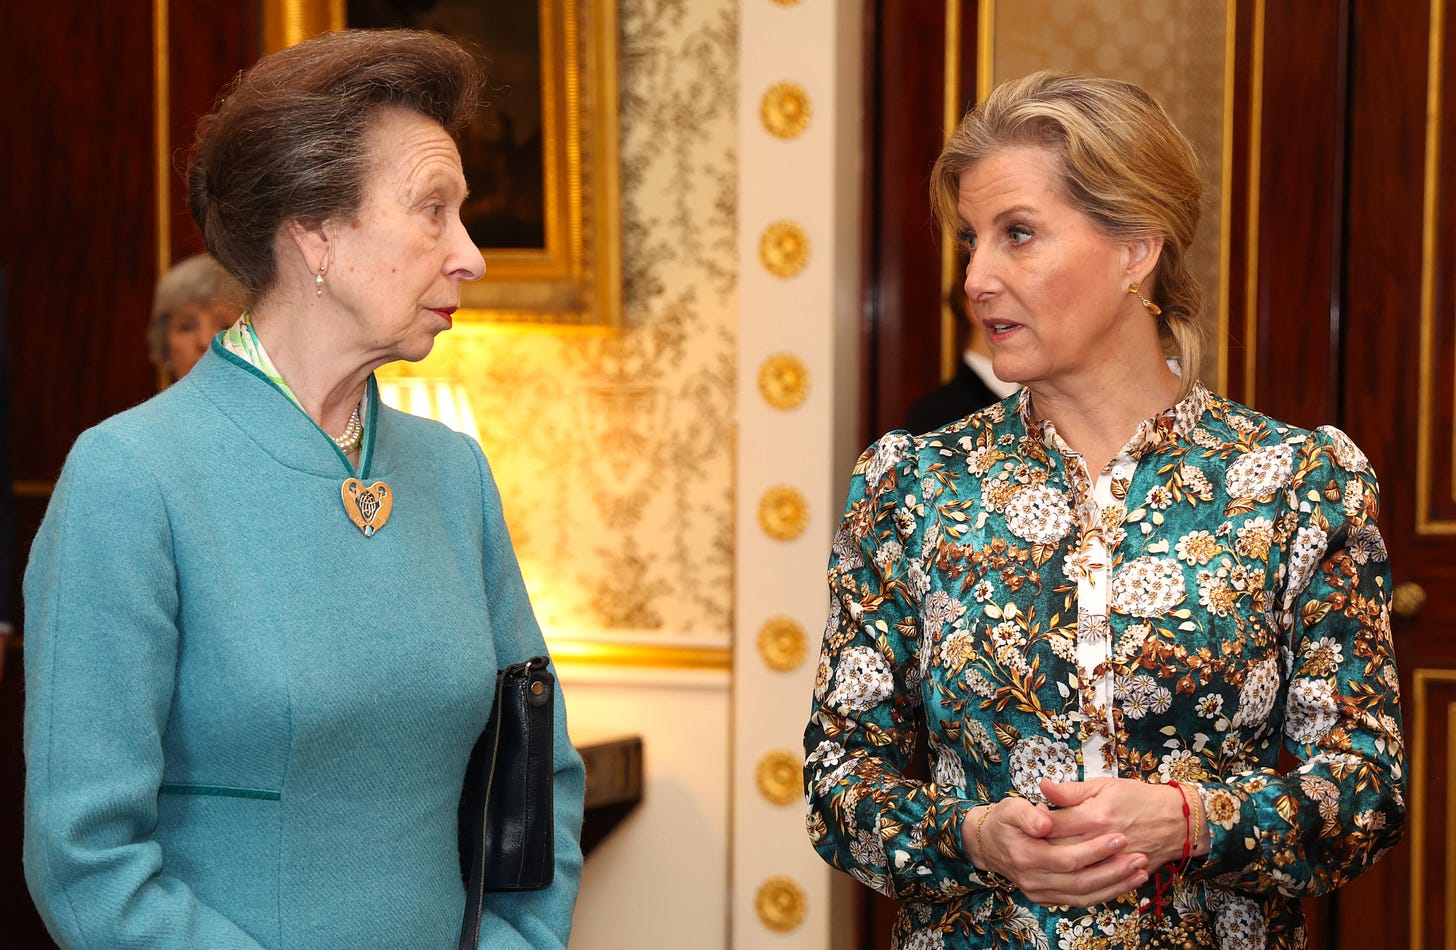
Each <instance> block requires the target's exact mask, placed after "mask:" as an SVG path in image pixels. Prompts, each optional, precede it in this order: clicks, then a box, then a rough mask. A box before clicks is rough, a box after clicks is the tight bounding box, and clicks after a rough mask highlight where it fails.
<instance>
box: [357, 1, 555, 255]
mask: <svg viewBox="0 0 1456 950" xmlns="http://www.w3.org/2000/svg"><path fill="white" fill-rule="evenodd" d="M348 24H349V26H351V27H365V28H375V27H409V28H412V29H420V30H436V31H438V32H440V33H444V34H446V35H448V36H451V37H453V38H454V39H456V40H458V41H459V42H460V43H461V44H462V45H464V46H465V48H466V49H468V50H470V51H471V52H472V53H474V54H475V56H476V57H477V58H478V59H479V60H480V61H481V65H482V66H483V67H484V69H485V71H486V83H485V89H484V90H483V94H482V96H481V108H480V110H479V111H478V112H476V114H475V118H474V120H473V121H472V122H471V123H470V125H469V127H467V128H466V129H465V130H463V131H462V133H461V137H460V158H461V160H462V162H463V163H464V165H465V178H466V181H467V182H468V183H469V185H470V197H469V199H467V201H466V203H465V207H464V208H463V209H462V212H461V217H462V219H463V220H464V222H465V226H466V228H467V229H468V230H469V231H470V236H471V237H472V238H474V239H475V243H476V245H477V246H479V247H482V248H496V249H501V248H510V249H528V250H530V249H544V248H545V247H546V224H545V217H546V188H545V171H544V160H545V155H544V151H543V135H542V109H543V108H544V103H543V102H542V99H541V90H542V82H541V79H542V63H541V30H542V23H541V9H540V3H539V0H348Z"/></svg>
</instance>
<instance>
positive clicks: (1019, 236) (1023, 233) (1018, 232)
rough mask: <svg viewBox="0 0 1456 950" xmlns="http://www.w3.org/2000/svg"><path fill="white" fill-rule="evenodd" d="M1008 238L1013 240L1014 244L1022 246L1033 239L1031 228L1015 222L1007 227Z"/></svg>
mask: <svg viewBox="0 0 1456 950" xmlns="http://www.w3.org/2000/svg"><path fill="white" fill-rule="evenodd" d="M1006 238H1007V240H1009V241H1010V242H1011V244H1012V246H1014V247H1015V246H1020V245H1022V244H1025V243H1026V242H1027V241H1030V240H1031V229H1030V228H1026V227H1022V226H1021V225H1019V224H1013V225H1012V226H1011V227H1009V228H1007V229H1006Z"/></svg>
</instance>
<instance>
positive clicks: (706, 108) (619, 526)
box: [399, 0, 738, 640]
mask: <svg viewBox="0 0 1456 950" xmlns="http://www.w3.org/2000/svg"><path fill="white" fill-rule="evenodd" d="M618 16H619V20H620V24H619V44H620V45H619V50H618V57H619V62H620V73H621V80H620V82H621V86H620V92H621V103H620V127H621V143H620V147H621V162H622V170H621V175H622V177H621V201H622V215H621V217H622V252H623V253H622V259H623V291H622V296H623V301H622V304H623V311H624V319H623V327H622V329H621V331H620V332H616V333H591V332H581V331H565V330H562V331H553V330H549V329H546V330H538V329H511V328H506V327H496V326H485V325H469V324H465V325H461V326H459V327H457V328H456V329H455V330H453V331H451V332H450V333H448V334H446V335H444V336H443V337H441V338H440V341H439V343H438V344H437V345H436V349H435V352H434V353H433V354H432V355H431V356H430V357H429V359H428V360H426V361H425V362H423V363H420V364H417V365H415V366H407V365H401V366H400V367H399V372H400V373H401V374H411V375H424V376H441V375H445V376H456V377H458V378H460V379H462V380H464V382H465V384H466V387H467V389H468V391H469V393H470V397H471V401H472V404H473V406H474V410H475V414H476V417H477V420H478V421H479V423H480V430H481V441H482V444H483V445H484V447H485V452H486V455H487V457H489V459H490V461H491V465H492V467H493V468H494V470H495V473H496V477H497V479H498V480H499V482H500V484H501V491H502V496H503V498H504V502H505V508H506V519H507V521H508V522H509V523H510V526H511V533H512V536H513V538H514V541H515V545H516V551H517V553H518V554H519V556H520V559H521V566H522V570H523V572H524V573H525V575H526V582H527V585H528V586H529V587H530V589H531V593H532V597H533V599H534V601H535V604H536V609H537V614H538V616H539V617H540V619H541V622H542V624H543V626H546V627H547V628H548V629H549V630H559V631H563V632H592V631H600V630H610V631H622V632H627V631H631V632H643V631H647V632H652V633H653V634H654V636H659V637H662V638H667V639H671V638H678V639H681V638H685V637H693V638H695V639H698V638H704V637H707V638H713V637H721V638H723V639H724V640H726V638H727V637H728V636H729V633H730V630H731V608H732V602H733V439H734V417H733V411H734V410H733V406H734V384H735V372H736V367H735V358H736V341H735V333H736V321H737V306H738V305H737V286H736V285H737V221H736V217H735V216H736V208H737V194H736V188H737V184H736V183H737V157H736V152H735V150H736V144H737V131H738V130H737V102H736V94H735V90H736V85H737V57H738V33H737V30H738V23H737V3H736V0H619V12H618ZM487 261H488V259H487Z"/></svg>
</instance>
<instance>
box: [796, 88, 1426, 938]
mask: <svg viewBox="0 0 1456 950" xmlns="http://www.w3.org/2000/svg"><path fill="white" fill-rule="evenodd" d="M932 181H933V184H932V198H933V201H934V204H935V207H936V209H937V211H938V213H939V216H940V217H941V219H942V220H944V221H947V222H953V223H954V226H955V228H956V230H957V231H958V233H959V236H960V240H961V242H962V244H963V248H964V250H965V251H966V252H967V253H968V254H969V263H968V265H967V267H966V279H965V284H966V292H967V294H968V295H969V297H970V300H971V307H972V311H973V314H974V316H975V318H976V319H977V320H978V321H979V322H980V323H981V325H982V326H983V327H985V329H986V332H987V337H988V341H989V343H990V346H991V351H992V358H993V361H994V365H995V372H996V375H997V376H999V377H1001V378H1002V379H1006V380H1014V381H1016V382H1018V383H1022V384H1024V386H1025V387H1026V388H1025V389H1024V390H1023V391H1022V392H1021V393H1020V394H1018V395H1016V396H1012V397H1010V398H1008V399H1006V400H1004V401H1002V402H1000V403H997V404H994V405H992V406H990V407H989V408H987V409H984V410H981V411H979V412H976V413H974V414H972V415H970V416H968V417H966V418H964V419H961V420H959V421H956V422H953V423H951V424H949V425H947V426H946V427H944V428H943V429H940V430H938V431H934V432H930V433H928V434H926V435H922V436H914V437H912V436H910V435H909V434H907V433H905V432H892V433H890V434H889V435H886V436H885V437H884V438H882V439H881V440H880V441H879V442H878V443H876V444H875V445H874V446H872V447H871V448H870V449H869V450H868V451H867V452H866V453H865V454H864V456H863V457H862V458H861V459H860V461H859V464H858V465H857V467H856V468H855V470H854V477H853V482H852V486H851V489H850V494H849V504H848V508H847V511H846V514H845V517H844V521H843V523H842V525H841V527H840V529H839V531H838V533H837V535H836V537H835V540H834V552H833V556H832V559H831V562H830V568H829V578H830V586H831V590H832V594H833V606H832V611H831V615H830V618H829V623H828V629H827V630H826V632H825V643H824V651H823V656H822V659H821V661H820V667H819V675H818V681H817V684H816V690H815V696H814V710H813V716H812V719H811V720H810V723H809V726H808V730H807V733H806V737H805V748H806V751H807V753H808V756H807V764H806V769H805V772H806V781H807V786H808V795H809V801H810V814H809V830H810V836H811V838H812V839H813V843H814V845H815V847H816V848H817V849H818V850H819V852H820V853H821V854H822V856H823V857H824V858H825V860H827V861H828V862H829V863H830V864H832V865H834V866H835V867H838V868H841V869H843V870H845V871H847V872H849V873H850V874H852V875H853V876H854V877H856V878H857V879H859V880H861V881H863V882H865V883H866V884H868V885H869V886H871V887H873V888H875V889H877V890H879V891H881V892H883V893H885V894H887V895H890V896H892V897H896V898H899V899H900V900H901V901H902V902H903V903H902V905H901V910H900V914H899V917H898V919H897V921H896V925H895V941H896V943H895V945H896V946H898V947H902V948H912V947H913V948H915V950H926V948H941V947H946V948H969V947H987V946H998V947H999V946H1029V947H1034V946H1042V947H1048V946H1049V947H1064V948H1072V947H1086V948H1093V947H1096V948H1116V947H1141V946H1174V947H1190V946H1191V947H1216V946H1217V947H1302V946H1304V942H1305V925H1304V920H1303V917H1302V914H1301V911H1300V903H1299V898H1301V897H1307V896H1311V895H1316V894H1321V893H1324V892H1326V891H1328V890H1330V889H1331V888H1334V887H1338V886H1340V885H1342V884H1344V883H1346V882H1347V881H1349V880H1351V879H1352V878H1354V877H1355V876H1356V875H1358V874H1359V873H1361V872H1362V871H1364V870H1365V869H1366V868H1368V867H1369V866H1370V865H1371V864H1372V863H1373V862H1374V861H1375V860H1376V859H1377V858H1378V857H1379V856H1380V855H1381V854H1382V853H1383V852H1384V851H1385V850H1387V849H1388V848H1390V847H1391V846H1392V845H1394V844H1395V843H1396V841H1397V840H1398V839H1399V837H1400V832H1401V826H1402V822H1403V820H1404V801H1403V793H1402V792H1403V783H1404V771H1403V752H1402V743H1401V732H1400V714H1399V710H1398V707H1397V699H1396V696H1397V676H1396V670H1395V664H1394V660H1393V655H1392V649H1391V639H1390V615H1389V612H1388V610H1387V604H1386V597H1387V593H1388V592H1389V590H1390V570H1389V566H1388V563H1387V559H1386V551H1385V547H1384V545H1383V543H1382V541H1381V537H1380V533H1379V530H1378V529H1377V527H1376V515H1377V512H1378V503H1377V497H1376V482H1375V476H1374V474H1373V473H1372V472H1371V470H1370V466H1369V464H1368V463H1367V461H1366V459H1365V457H1364V456H1363V455H1362V454H1361V452H1360V450H1359V449H1358V448H1356V447H1355V445H1354V444H1353V443H1352V442H1351V441H1350V439H1349V438H1347V437H1346V436H1345V435H1344V434H1343V433H1341V432H1340V431H1339V430H1337V429H1334V428H1330V427H1324V428H1321V429H1318V430H1315V431H1307V430H1304V429H1299V428H1295V427H1293V426H1289V425H1285V424H1283V423H1280V422H1276V421H1274V420H1273V419H1269V418H1267V417H1265V416H1262V415H1260V414H1258V413H1256V412H1254V411H1253V410H1251V409H1248V408H1246V407H1244V406H1240V405H1237V404H1236V403H1233V402H1230V401H1229V400H1227V399H1224V398H1222V397H1219V396H1216V395H1214V394H1212V393H1210V392H1209V391H1208V389H1207V388H1205V386H1204V385H1203V384H1202V383H1201V382H1199V380H1198V370H1199V343H1198V340H1199V338H1198V317H1199V312H1200V309H1201V297H1200V293H1199V290H1198V286H1197V284H1196V283H1195V281H1194V279H1193V277H1192V275H1191V274H1190V273H1189V271H1188V264H1187V261H1188V246H1189V242H1190V241H1191V239H1192V236H1193V233H1194V227H1195V225H1196V223H1197V220H1198V215H1199V208H1200V200H1201V198H1202V195H1201V186H1200V183H1199V178H1198V175H1197V173H1196V170H1195V160H1194V156H1193V154H1192V150H1191V148H1190V147H1189V145H1188V143H1187V141H1186V140H1185V139H1184V138H1183V137H1182V136H1181V135H1180V134H1179V133H1178V131H1177V130H1176V129H1175V128H1174V127H1173V125H1172V123H1171V122H1170V121H1169V120H1168V118H1167V116H1166V115H1165V114H1164V113H1163V111H1162V110H1161V109H1160V108H1159V107H1158V105H1157V104H1156V103H1155V102H1154V101H1153V100H1152V99H1151V98H1150V97H1148V95H1147V94H1146V93H1144V92H1143V91H1142V90H1140V89H1138V88H1137V87H1135V86H1132V85H1130V84H1127V83H1121V82H1112V81H1107V80H1100V79H1090V78H1081V77H1073V76H1062V75H1055V74H1049V73H1038V74H1035V75H1032V76H1029V77H1027V78H1025V79H1022V80H1018V81H1015V82H1011V83H1008V84H1006V85H1004V86H1002V87H1000V88H998V89H997V90H996V91H995V92H993V93H992V95H991V96H990V98H989V99H988V100H987V101H986V102H985V103H984V104H982V105H981V106H979V107H978V108H976V109H975V110H973V111H972V112H971V113H970V114H968V115H967V116H966V118H965V120H964V121H963V122H962V123H961V125H960V127H959V128H958V129H957V130H956V131H955V133H954V134H953V135H952V137H951V139H950V141H949V142H948V144H947V145H946V147H945V149H944V151H943V153H942V154H941V156H940V158H939V160H938V161H937V163H936V166H935V170H934V173H933V176H932ZM1169 357H1176V362H1174V363H1170V361H1169V359H1168V358H1169ZM1174 366H1177V367H1178V369H1177V370H1175V369H1174V368H1173V367H1174ZM1180 372H1181V375H1179V373H1180ZM917 728H923V729H924V730H925V731H926V732H927V734H928V737H929V749H928V755H929V764H930V771H931V780H930V781H916V780H912V779H911V778H909V777H907V774H906V771H907V764H908V763H909V761H910V759H911V753H912V745H913V736H914V734H915V732H916V730H917ZM1281 749H1282V750H1285V751H1287V752H1288V753H1289V754H1290V755H1291V756H1292V757H1293V759H1294V760H1296V761H1297V766H1296V767H1294V768H1292V769H1289V768H1286V767H1282V766H1281V762H1280V753H1281Z"/></svg>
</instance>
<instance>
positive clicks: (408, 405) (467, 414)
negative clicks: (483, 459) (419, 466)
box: [379, 376, 480, 442]
mask: <svg viewBox="0 0 1456 950" xmlns="http://www.w3.org/2000/svg"><path fill="white" fill-rule="evenodd" d="M379 401H380V402H382V403H384V404H385V405H386V406H389V407H390V408H393V409H398V410H399V411H400V412H407V413H409V414H410V415H412V416H423V417H424V418H426V419H434V420H435V421H436V422H441V423H444V424H445V425H447V426H449V427H450V428H451V429H454V430H455V431H456V432H463V433H465V434H466V435H468V436H470V437H471V438H472V439H474V440H475V441H476V442H479V441H480V428H479V427H478V426H477V425H476V424H475V413H474V411H472V410H471V408H470V397H469V396H467V395H466V393H465V385H464V384H463V383H461V382H460V381H459V380H457V379H440V378H435V377H428V376H395V377H390V378H387V379H385V378H380V379H379Z"/></svg>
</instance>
